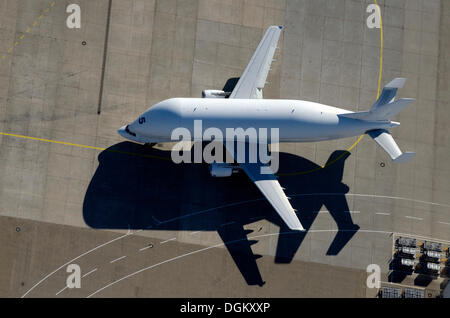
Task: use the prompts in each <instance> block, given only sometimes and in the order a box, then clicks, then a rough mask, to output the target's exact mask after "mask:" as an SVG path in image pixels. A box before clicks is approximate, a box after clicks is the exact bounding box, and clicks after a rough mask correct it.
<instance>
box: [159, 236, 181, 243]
mask: <svg viewBox="0 0 450 318" xmlns="http://www.w3.org/2000/svg"><path fill="white" fill-rule="evenodd" d="M176 239H177V238H176V237H172V238H171V239H168V240H165V241H163V242H160V243H159V244H164V243H167V242H170V241H173V240H176Z"/></svg>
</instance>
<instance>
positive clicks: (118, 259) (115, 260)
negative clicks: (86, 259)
mask: <svg viewBox="0 0 450 318" xmlns="http://www.w3.org/2000/svg"><path fill="white" fill-rule="evenodd" d="M125 257H126V256H125V255H124V256H121V257H119V258H116V259H113V260H112V261H111V262H109V263H110V264H112V263H115V262H117V261H120V260H121V259H124V258H125Z"/></svg>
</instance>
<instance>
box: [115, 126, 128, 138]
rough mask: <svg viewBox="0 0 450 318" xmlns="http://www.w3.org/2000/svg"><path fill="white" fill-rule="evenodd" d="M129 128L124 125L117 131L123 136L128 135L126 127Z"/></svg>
mask: <svg viewBox="0 0 450 318" xmlns="http://www.w3.org/2000/svg"><path fill="white" fill-rule="evenodd" d="M126 128H127V126H126V125H125V126H122V127H120V128H119V130H118V131H117V132H118V133H119V135H121V136H122V137H125V138H126V137H127V132H126V131H125V129H126Z"/></svg>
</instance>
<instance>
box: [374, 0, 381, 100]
mask: <svg viewBox="0 0 450 318" xmlns="http://www.w3.org/2000/svg"><path fill="white" fill-rule="evenodd" d="M373 1H375V4H376V5H377V7H378V14H379V15H380V70H379V71H378V92H377V99H378V97H380V90H381V76H382V74H383V19H382V17H381V8H380V6H379V5H378V2H377V0H373Z"/></svg>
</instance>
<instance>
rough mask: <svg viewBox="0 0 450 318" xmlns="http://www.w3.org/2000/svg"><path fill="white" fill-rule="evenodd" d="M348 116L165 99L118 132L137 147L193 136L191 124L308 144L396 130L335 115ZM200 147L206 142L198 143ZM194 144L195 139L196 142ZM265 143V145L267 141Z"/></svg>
mask: <svg viewBox="0 0 450 318" xmlns="http://www.w3.org/2000/svg"><path fill="white" fill-rule="evenodd" d="M345 113H351V111H348V110H345V109H341V108H337V107H332V106H327V105H323V104H319V103H314V102H308V101H301V100H285V99H228V98H171V99H167V100H164V101H162V102H160V103H157V104H156V105H154V106H153V107H151V108H149V109H148V110H147V111H146V112H144V113H143V114H142V115H141V116H139V118H138V119H136V120H135V121H134V122H133V123H131V124H130V125H128V126H124V127H122V128H120V129H119V133H120V134H121V135H122V136H124V137H126V138H127V139H130V140H133V141H137V142H142V143H154V142H170V141H173V140H172V139H171V136H172V132H173V131H174V129H176V128H178V127H183V128H186V129H188V130H189V131H190V134H191V136H192V140H193V139H194V138H195V136H197V138H198V134H196V132H195V131H194V121H196V120H201V125H202V129H203V130H205V129H207V128H210V127H214V128H217V129H219V130H220V131H221V132H222V134H223V136H224V138H226V135H227V134H226V130H227V128H231V129H236V128H239V127H240V128H243V129H244V130H246V129H248V128H255V129H256V130H258V129H260V128H262V129H264V128H265V129H267V130H270V129H271V128H278V129H279V142H313V141H322V140H331V139H338V138H346V137H352V136H358V135H361V134H363V133H365V132H366V131H369V130H373V129H387V128H392V127H395V126H397V125H398V123H395V122H391V121H365V120H359V119H352V118H345V117H340V116H338V115H339V114H345ZM201 138H202V139H203V140H204V141H208V138H206V139H205V138H204V137H201ZM196 140H198V139H196ZM269 142H270V140H269Z"/></svg>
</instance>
